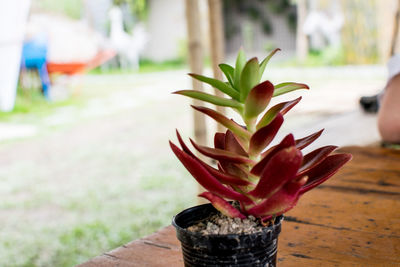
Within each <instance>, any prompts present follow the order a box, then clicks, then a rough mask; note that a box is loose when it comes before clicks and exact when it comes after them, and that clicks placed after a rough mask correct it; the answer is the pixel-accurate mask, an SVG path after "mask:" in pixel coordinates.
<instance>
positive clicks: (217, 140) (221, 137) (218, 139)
mask: <svg viewBox="0 0 400 267" xmlns="http://www.w3.org/2000/svg"><path fill="white" fill-rule="evenodd" d="M214 147H215V148H218V149H225V134H224V133H215V135H214Z"/></svg>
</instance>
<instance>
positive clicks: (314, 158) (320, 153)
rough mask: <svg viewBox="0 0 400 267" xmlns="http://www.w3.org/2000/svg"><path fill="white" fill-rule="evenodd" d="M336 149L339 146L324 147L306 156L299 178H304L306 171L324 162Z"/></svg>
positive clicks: (298, 174)
mask: <svg viewBox="0 0 400 267" xmlns="http://www.w3.org/2000/svg"><path fill="white" fill-rule="evenodd" d="M336 148H337V146H324V147H320V148H318V149H316V150H314V151H312V152H310V153H308V154H307V155H305V156H304V158H303V163H302V166H301V167H300V170H299V172H298V173H297V176H303V175H304V173H305V172H306V171H308V170H309V169H311V168H312V167H314V166H315V165H317V164H318V163H320V162H321V161H323V160H324V159H325V158H326V157H328V156H329V154H330V153H332V152H333V151H334V150H335V149H336Z"/></svg>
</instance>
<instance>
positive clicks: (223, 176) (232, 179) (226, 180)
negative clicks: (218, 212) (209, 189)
mask: <svg viewBox="0 0 400 267" xmlns="http://www.w3.org/2000/svg"><path fill="white" fill-rule="evenodd" d="M176 135H177V137H178V141H179V144H180V145H181V147H182V149H183V151H184V152H185V153H187V154H188V155H189V156H191V157H192V158H194V159H195V160H197V162H199V163H200V164H201V165H203V167H204V168H206V169H207V171H208V172H209V173H210V174H211V175H213V176H214V177H215V178H217V179H218V180H219V181H220V182H221V183H223V184H229V185H238V186H248V185H251V184H252V183H250V182H249V181H247V180H244V179H240V178H239V177H236V176H233V175H230V174H228V173H224V172H222V171H219V170H217V169H215V168H213V167H211V166H210V165H208V164H207V163H205V162H204V161H202V160H201V159H199V158H198V157H196V155H194V154H193V153H192V151H190V150H189V148H188V147H187V146H186V144H185V143H184V142H183V140H182V137H181V136H180V134H179V132H178V130H177V131H176Z"/></svg>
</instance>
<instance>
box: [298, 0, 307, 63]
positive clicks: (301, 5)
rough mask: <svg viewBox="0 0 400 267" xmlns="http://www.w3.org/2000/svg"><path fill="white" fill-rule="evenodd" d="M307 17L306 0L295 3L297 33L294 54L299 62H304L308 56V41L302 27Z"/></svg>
mask: <svg viewBox="0 0 400 267" xmlns="http://www.w3.org/2000/svg"><path fill="white" fill-rule="evenodd" d="M306 16H307V3H306V0H298V1H297V31H296V54H297V59H298V60H299V61H300V62H304V60H305V59H306V58H307V55H308V39H307V35H305V34H304V31H303V25H304V21H305V20H306Z"/></svg>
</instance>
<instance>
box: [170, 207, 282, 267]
mask: <svg viewBox="0 0 400 267" xmlns="http://www.w3.org/2000/svg"><path fill="white" fill-rule="evenodd" d="M221 216H222V217H221ZM223 217H224V216H223V215H219V212H218V211H216V210H215V209H214V207H213V206H212V205H211V204H205V205H200V206H196V207H193V208H189V209H187V210H184V211H182V212H181V213H179V214H178V215H176V216H175V217H174V219H173V221H172V224H173V225H174V226H175V228H176V230H177V237H178V239H179V240H180V241H181V245H182V252H183V257H184V262H185V266H243V267H244V266H246V267H247V266H256V267H258V266H263V267H265V266H268V267H273V266H276V253H277V242H278V235H279V233H280V230H281V221H282V219H283V217H282V216H280V217H278V218H276V219H275V223H274V225H271V226H269V227H262V225H261V224H260V223H259V222H258V221H257V220H256V219H254V218H248V219H245V220H240V219H228V221H225V220H223V219H224V218H223ZM205 219H206V220H205ZM221 220H222V221H221ZM238 220H240V222H239V221H238ZM250 225H252V226H254V225H255V228H252V227H251V228H250ZM193 230H195V231H193ZM230 230H232V231H233V232H235V231H236V232H238V233H230ZM225 231H226V232H227V234H223V232H225ZM220 232H221V233H222V234H220ZM246 232H247V233H246ZM216 233H217V234H216Z"/></svg>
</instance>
